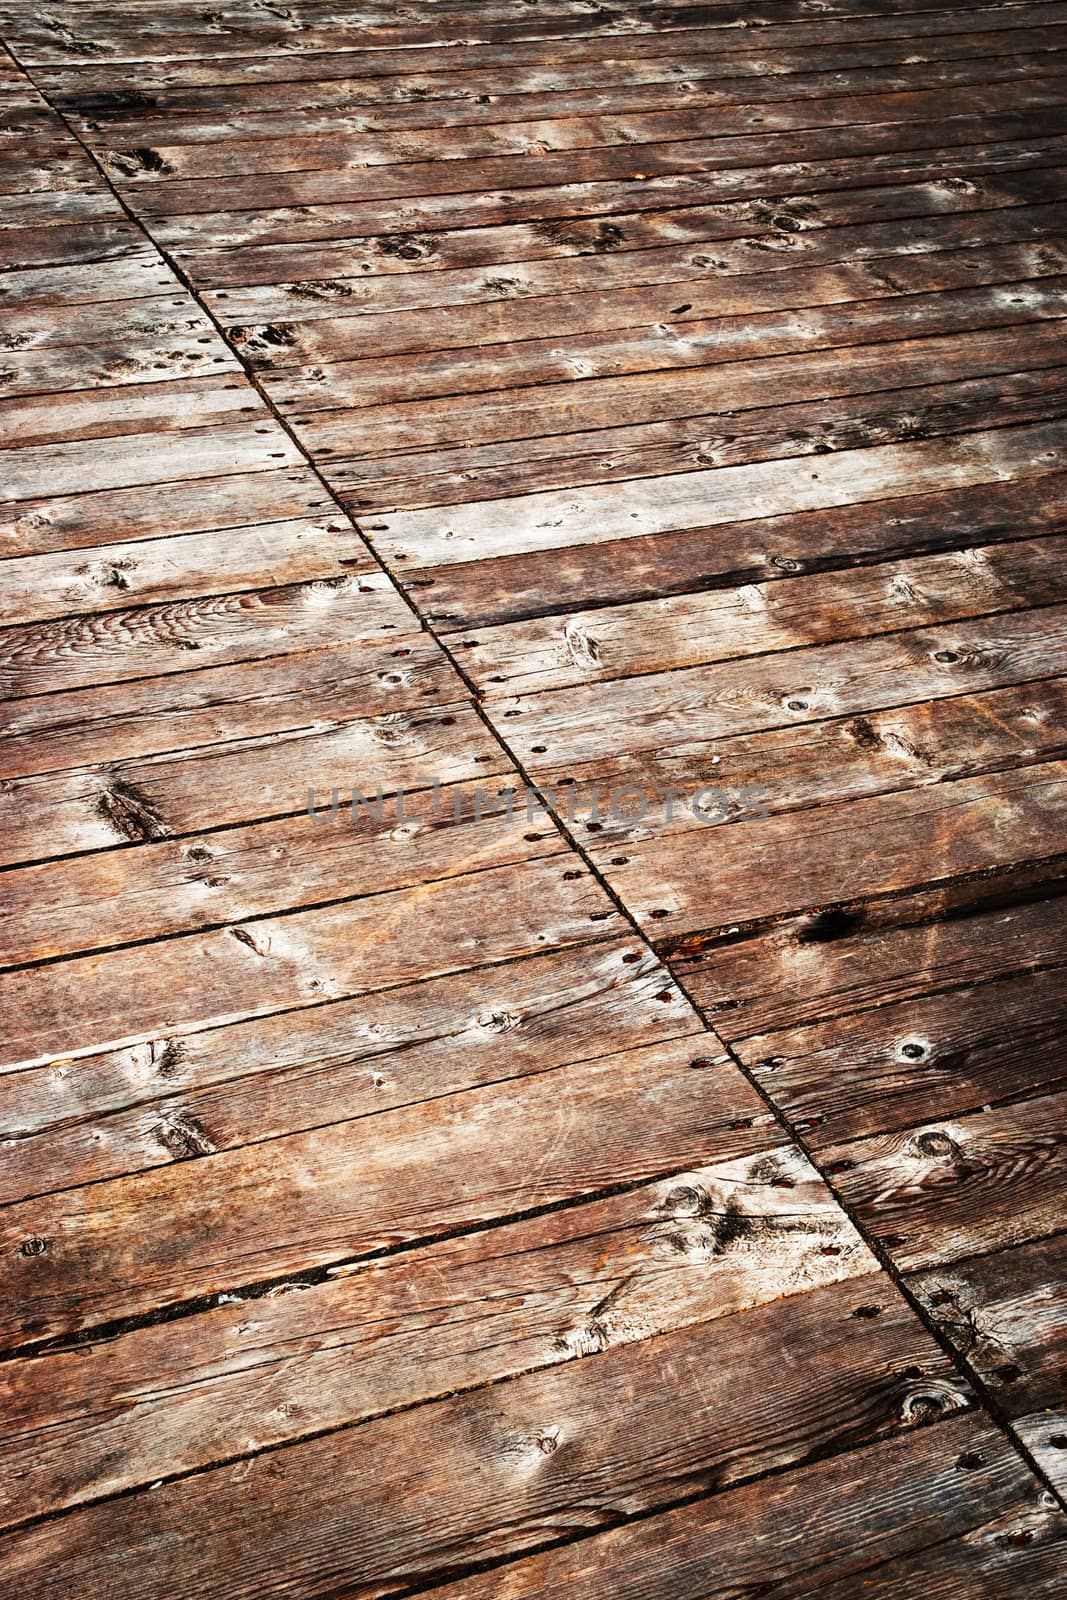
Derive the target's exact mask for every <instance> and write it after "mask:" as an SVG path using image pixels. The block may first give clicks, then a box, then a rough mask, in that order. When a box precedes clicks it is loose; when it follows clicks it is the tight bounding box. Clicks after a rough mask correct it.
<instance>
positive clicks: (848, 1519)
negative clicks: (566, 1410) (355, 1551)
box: [438, 1417, 1063, 1600]
mask: <svg viewBox="0 0 1067 1600" xmlns="http://www.w3.org/2000/svg"><path fill="white" fill-rule="evenodd" d="M1062 1561H1063V1519H1062V1515H1061V1513H1060V1512H1059V1510H1058V1508H1055V1507H1053V1506H1050V1505H1049V1503H1048V1497H1047V1495H1043V1494H1041V1492H1040V1491H1039V1489H1038V1488H1037V1485H1036V1484H1035V1483H1034V1480H1033V1479H1032V1478H1031V1477H1030V1476H1029V1474H1028V1473H1027V1471H1026V1469H1025V1467H1024V1466H1023V1464H1022V1463H1021V1461H1020V1460H1019V1458H1018V1457H1017V1456H1016V1454H1015V1452H1014V1451H1013V1450H1012V1449H1011V1446H1010V1445H1009V1444H1008V1443H1007V1442H1006V1440H1005V1439H1004V1438H1003V1436H1002V1435H1001V1433H1000V1432H999V1430H997V1429H996V1428H994V1427H993V1426H992V1425H990V1424H989V1423H987V1422H985V1421H984V1420H983V1421H981V1422H979V1421H977V1420H976V1419H975V1418H973V1417H953V1418H949V1419H947V1420H946V1421H944V1422H941V1423H938V1424H937V1426H936V1427H932V1428H921V1429H919V1430H918V1431H917V1432H914V1433H909V1434H905V1435H904V1436H903V1437H902V1438H895V1439H889V1440H886V1441H884V1442H882V1443H879V1444H874V1445H868V1446H864V1447H861V1448H859V1449H856V1450H850V1451H849V1452H848V1453H847V1454H845V1455H841V1456H833V1457H831V1458H830V1459H828V1460H824V1461H820V1462H818V1463H817V1464H814V1465H808V1466H803V1467H801V1468H799V1469H793V1470H790V1471H787V1472H784V1473H782V1474H777V1475H775V1476H774V1477H771V1478H766V1479H762V1480H760V1482H758V1483H753V1484H750V1485H747V1486H745V1487H741V1488H736V1489H731V1490H729V1491H728V1492H726V1493H725V1494H721V1495H716V1496H714V1497H711V1498H701V1499H698V1500H696V1501H695V1502H693V1503H692V1504H690V1505H687V1506H684V1507H680V1508H679V1509H677V1510H674V1511H666V1512H661V1513H660V1515H659V1516H657V1517H654V1518H651V1519H643V1520H640V1521H637V1522H634V1523H633V1524H631V1525H630V1526H629V1527H624V1528H618V1529H614V1530H612V1531H610V1532H606V1533H605V1532H601V1533H597V1534H595V1535H593V1536H592V1537H587V1538H585V1539H581V1540H579V1541H577V1542H575V1543H568V1544H563V1545H560V1546H559V1547H557V1548H556V1549H554V1550H549V1551H546V1552H545V1553H544V1554H542V1555H536V1556H528V1557H526V1558H525V1559H524V1560H521V1561H516V1562H514V1563H512V1564H510V1565H508V1566H505V1567H496V1568H494V1569H493V1570H492V1571H490V1572H486V1573H483V1574H481V1575H480V1576H475V1577H469V1578H463V1579H460V1580H459V1581H458V1582H456V1583H454V1584H446V1585H445V1586H444V1587H443V1588H441V1589H440V1590H439V1591H438V1593H439V1595H440V1600H534V1597H535V1596H536V1597H537V1600H563V1597H564V1596H567V1597H568V1600H600V1597H601V1596H603V1595H604V1594H605V1593H610V1594H611V1595H612V1597H613V1600H705V1597H706V1595H707V1594H708V1584H709V1582H713V1583H715V1584H717V1585H718V1586H719V1587H720V1588H722V1589H723V1590H724V1592H727V1593H729V1592H735V1593H739V1594H743V1593H746V1592H747V1593H752V1592H753V1591H755V1592H757V1593H758V1591H759V1589H760V1588H761V1587H762V1586H764V1585H768V1584H769V1585H772V1586H773V1590H772V1592H773V1593H774V1594H775V1595H776V1596H781V1597H782V1600H786V1597H793V1596H796V1597H798V1600H799V1597H800V1596H804V1597H807V1596H809V1595H811V1594H813V1593H816V1592H817V1593H819V1594H826V1595H831V1596H833V1597H834V1600H852V1597H854V1596H855V1595H856V1594H857V1593H862V1594H863V1595H864V1596H876V1597H884V1596H887V1595H890V1596H891V1595H900V1594H901V1593H907V1592H909V1588H912V1592H915V1593H924V1594H930V1593H936V1594H938V1595H939V1596H943V1597H944V1600H974V1597H975V1596H976V1595H979V1594H982V1595H989V1596H993V1595H996V1596H998V1597H1000V1596H1003V1597H1005V1600H1006V1597H1007V1596H1009V1595H1011V1594H1016V1593H1019V1592H1021V1591H1022V1590H1023V1589H1025V1591H1026V1592H1027V1593H1032V1594H1034V1595H1049V1596H1052V1595H1054V1594H1055V1593H1056V1588H1057V1584H1058V1582H1059V1571H1060V1567H1061V1564H1062Z"/></svg>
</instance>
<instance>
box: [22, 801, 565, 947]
mask: <svg viewBox="0 0 1067 1600" xmlns="http://www.w3.org/2000/svg"><path fill="white" fill-rule="evenodd" d="M501 787H502V786H501V784H500V782H499V781H497V782H496V783H493V784H490V785H489V787H488V789H487V788H484V787H482V786H481V785H474V784H460V785H456V786H455V787H453V788H452V789H451V790H450V791H449V792H448V793H446V794H445V795H443V796H438V795H435V794H434V793H433V791H432V790H420V791H419V792H418V793H416V794H412V795H406V796H405V797H404V800H403V802H402V803H398V802H397V800H395V799H394V800H391V801H390V802H388V803H386V801H385V800H384V799H382V800H376V799H375V798H374V796H373V795H368V796H367V804H366V805H361V806H360V808H359V810H358V812H357V814H356V815H355V816H349V815H343V814H341V812H340V807H338V814H337V815H336V817H334V816H333V814H332V813H331V811H330V809H329V808H328V807H329V802H328V801H327V809H326V810H324V811H323V812H321V813H319V814H318V815H315V816H309V815H307V814H306V813H305V814H304V815H303V816H299V817H291V818H286V819H280V820H278V821H274V822H265V823H258V822H257V823H249V824H246V825H245V826H243V827H238V828H221V829H215V830H213V831H212V832H211V833H209V834H204V835H192V836H189V835H186V836H185V837H184V838H183V839H182V840H181V841H180V842H179V841H177V840H172V839H159V840H157V841H155V842H148V843H144V844H142V845H140V846H139V848H138V849H136V850H118V851H104V852H100V853H93V854H91V855H87V856H83V857H80V858H76V859H74V860H70V859H62V860H59V861H53V862H48V863H46V864H44V865H41V866H36V867H24V868H22V869H18V870H15V871H13V872H10V873H8V874H6V875H5V878H4V890H5V903H6V909H5V911H4V914H3V917H2V918H0V966H4V967H6V966H16V965H18V966H21V965H24V964H28V963H30V962H35V961H42V960H52V959H54V958H55V957H56V956H69V955H75V954H84V953H85V952H87V951H90V950H94V949H101V948H110V947H113V946H118V945H126V944H134V943H143V942H147V941H149V940H152V939H158V938H161V937H164V936H166V935H169V934H174V933H189V932H191V931H192V930H193V929H196V928H210V927H222V926H225V925H227V924H232V923H237V922H240V921H242V920H243V919H246V918H250V917H260V916H264V915H267V914H269V913H271V912H275V911H280V910H291V909H294V908H296V907H300V906H312V905H316V904H321V903H323V902H326V901H330V900H334V899H336V898H337V896H338V889H339V886H340V890H341V892H342V893H343V894H344V895H345V896H346V897H348V896H350V895H370V894H381V893H383V892H385V891H387V890H394V889H401V888H410V889H414V888H417V887H418V886H419V885H424V884H428V883H431V882H437V881H439V880H440V879H443V878H454V877H458V876H461V875H463V874H464V873H468V872H480V871H483V870H484V869H486V868H488V867H499V866H504V865H507V864H509V863H511V862H521V861H525V860H532V859H534V858H535V857H538V856H543V855H544V854H545V849H546V844H545V841H544V839H543V838H542V835H541V833H540V832H539V831H538V830H537V829H536V828H531V824H530V822H529V820H528V818H527V814H526V806H525V805H524V804H523V803H521V802H520V804H519V806H518V807H516V806H515V805H514V803H513V796H512V795H511V794H510V792H509V793H508V794H505V795H501V794H500V792H499V791H500V789H501ZM505 787H506V786H505ZM296 798H298V797H297V796H296V795H294V799H296ZM322 798H323V797H322V796H321V795H320V796H319V799H320V800H321V799H322ZM42 833H43V835H44V836H45V840H46V839H47V828H46V827H45V828H43V829H42ZM85 905H91V906H93V907H94V908H95V913H96V915H95V917H94V921H93V924H92V926H87V925H86V924H84V923H83V922H82V921H81V920H80V918H79V917H78V915H77V913H78V908H79V907H81V906H85Z"/></svg>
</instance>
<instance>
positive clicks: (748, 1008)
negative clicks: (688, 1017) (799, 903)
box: [672, 857, 1067, 1048]
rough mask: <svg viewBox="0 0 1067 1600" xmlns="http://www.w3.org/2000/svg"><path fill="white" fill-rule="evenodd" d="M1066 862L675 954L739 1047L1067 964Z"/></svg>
mask: <svg viewBox="0 0 1067 1600" xmlns="http://www.w3.org/2000/svg"><path fill="white" fill-rule="evenodd" d="M1064 865H1065V864H1064V860H1063V858H1062V857H1061V858H1060V860H1059V861H1058V862H1056V863H1054V864H1053V865H1052V866H1051V867H1048V866H1044V865H1039V866H1037V867H1035V868H1033V869H1031V870H1030V871H1026V870H1022V871H1016V872H1015V873H1013V874H1012V875H1011V878H1010V879H1009V880H1008V881H1007V884H1005V882H1004V881H1003V880H1001V879H999V878H994V879H993V880H991V882H988V883H985V882H983V881H981V880H978V881H976V882H971V883H967V884H963V885H955V886H953V885H945V886H942V887H941V888H940V889H933V890H922V891H918V892H917V893H915V894H913V895H906V896H903V897H901V898H899V899H894V900H883V901H875V902H869V903H865V904H850V905H848V906H846V907H843V908H840V909H835V910H833V911H829V912H825V913H816V914H815V915H807V914H805V915H802V916H799V917H783V918H782V919H781V920H780V921H779V922H777V923H775V924H774V925H773V926H771V927H770V928H767V929H766V930H763V931H761V932H759V933H757V934H755V935H753V936H751V937H749V938H745V939H740V940H726V941H724V942H723V943H716V942H711V943H710V944H709V945H708V947H707V948H706V949H705V948H702V947H701V944H700V941H694V944H695V948H693V949H691V950H690V951H688V952H687V953H683V954H681V955H679V956H678V957H676V958H675V960H674V962H673V963H672V965H673V966H674V968H675V969H676V970H677V972H678V974H679V976H680V977H681V979H682V981H683V982H684V983H685V986H686V990H687V992H688V993H689V994H691V995H692V997H693V999H694V1000H695V1001H696V1003H697V1004H698V1005H699V1006H700V1007H701V1008H702V1009H703V1010H704V1012H705V1013H706V1014H707V1015H708V1016H710V1018H711V1020H712V1021H713V1023H714V1025H715V1026H716V1028H718V1030H719V1031H720V1033H721V1034H722V1035H723V1037H724V1038H727V1039H729V1040H730V1041H731V1042H732V1043H733V1044H734V1046H735V1048H741V1045H740V1044H739V1041H741V1040H744V1039H746V1038H748V1037H749V1036H750V1035H752V1034H754V1033H764V1032H769V1031H770V1030H772V1029H782V1028H795V1027H797V1026H800V1025H803V1024H805V1023H815V1022H818V1021H819V1020H820V1019H823V1018H827V1017H840V1016H843V1015H845V1014H846V1013H848V1012H852V1011H865V1010H866V1009H867V1008H868V1007H871V1006H876V1005H881V1004H885V1003H892V1002H895V1001H907V1000H911V999H914V998H921V997H922V996H924V995H926V994H928V993H930V991H931V989H941V988H945V989H948V988H951V987H952V986H953V985H956V984H959V985H967V984H973V983H984V982H987V981H988V980H990V979H992V978H997V977H1002V976H1005V975H1008V974H1011V973H1020V972H1030V971H1034V970H1036V969H1038V968H1040V967H1042V966H1046V965H1047V966H1056V965H1063V964H1064V963H1065V962H1067V918H1065V917H1064V914H1063V906H1062V904H1059V903H1058V902H1057V899H1056V898H1050V899H1047V900H1044V899H1041V898H1040V897H1041V896H1043V895H1049V896H1054V897H1055V896H1059V895H1060V894H1062V892H1063V887H1064V884H1063V872H1064Z"/></svg>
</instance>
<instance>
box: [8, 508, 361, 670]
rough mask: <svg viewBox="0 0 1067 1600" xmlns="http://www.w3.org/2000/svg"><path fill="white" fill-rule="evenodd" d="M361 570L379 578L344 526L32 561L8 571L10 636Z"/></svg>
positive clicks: (281, 526)
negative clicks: (31, 626)
mask: <svg viewBox="0 0 1067 1600" xmlns="http://www.w3.org/2000/svg"><path fill="white" fill-rule="evenodd" d="M361 568H362V569H364V570H366V571H368V572H369V571H373V570H374V568H373V563H372V561H371V558H370V556H369V555H368V553H367V549H366V546H365V545H364V544H363V542H362V540H361V539H360V538H359V536H358V534H357V533H356V532H355V530H354V529H353V528H352V527H351V526H350V525H348V524H347V522H346V521H344V520H343V519H340V520H337V521H333V520H332V519H331V520H327V521H320V522H304V521H287V522H268V523H260V524H259V525H258V526H255V525H254V526H252V527H248V528H242V529H240V530H237V529H233V528H228V529H227V530H226V531H225V533H224V534H223V535H221V536H220V535H219V534H216V533H208V534H203V533H191V534H176V535H175V536H174V537H173V538H169V539H168V538H163V539H150V540H147V541H144V542H141V541H137V540H130V541H128V542H127V543H124V544H110V545H109V544H100V545H96V546H94V547H92V548H90V549H83V550H80V551H78V552H76V553H75V554H74V555H73V557H72V555H71V554H70V553H69V552H67V551H60V552H57V553H54V554H48V555H38V556H25V557H23V558H22V559H21V560H18V559H14V560H10V561H8V562H6V563H5V565H4V569H3V577H4V593H3V595H2V597H0V626H3V627H10V626H11V625H13V624H16V623H28V622H38V623H39V622H42V621H44V620H45V619H47V618H49V617H70V616H76V615H80V614H84V613H91V614H92V616H93V617H94V619H95V618H98V617H101V616H103V615H104V614H105V613H106V612H109V611H119V610H128V609H129V608H131V607H132V606H137V605H166V604H167V603H168V602H174V601H182V602H186V601H189V600H192V599H195V598H197V597H199V596H202V595H203V596H206V595H224V594H234V593H237V592H238V591H240V590H246V591H248V590H256V589H262V588H263V587H264V586H265V582H266V583H269V584H270V585H271V586H272V587H274V586H277V587H278V588H284V587H287V586H289V585H292V584H301V583H312V582H315V581H321V582H325V581H329V580H337V579H345V578H348V579H352V578H354V577H355V576H356V574H358V573H359V571H360V569H361ZM356 587H357V589H358V583H357V585H356ZM383 609H384V608H383ZM98 625H99V624H98ZM0 652H2V646H0Z"/></svg>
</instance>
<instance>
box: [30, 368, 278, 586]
mask: <svg viewBox="0 0 1067 1600" xmlns="http://www.w3.org/2000/svg"><path fill="white" fill-rule="evenodd" d="M72 371H73V373H74V376H75V378H76V381H77V382H79V383H82V382H84V381H85V380H86V378H89V377H90V376H91V375H90V374H88V373H87V372H86V371H85V369H84V368H83V367H81V366H78V365H75V367H73V368H72ZM220 376H221V375H220V374H219V373H218V372H217V371H216V369H215V367H214V364H213V363H209V364H208V365H207V367H206V368H205V370H204V373H203V375H202V376H199V377H191V378H173V377H168V376H167V375H166V374H165V373H163V372H162V371H161V372H158V373H157V374H156V377H155V379H154V380H149V381H148V382H146V383H121V384H110V385H105V386H103V387H92V388H77V389H68V390H65V391H61V392H57V391H55V390H49V391H46V392H44V393H40V394H20V395H17V396H13V397H9V398H0V428H2V429H3V438H4V442H5V444H6V445H7V447H8V448H9V449H14V448H16V447H19V448H22V447H24V446H26V445H52V444H62V443H65V442H67V441H70V440H75V439H104V438H108V437H109V436H114V435H117V434H130V433H139V434H144V433H147V432H149V431H150V430H152V431H155V432H159V433H172V432H175V431H176V430H178V429H181V428H205V427H208V426H211V425H215V424H222V425H225V424H226V423H228V422H232V421H233V420H234V419H235V418H240V417H255V418H257V419H261V418H262V417H263V415H264V412H263V408H262V406H261V403H260V400H259V396H258V395H257V394H256V393H255V392H254V390H253V389H252V388H251V387H250V386H248V385H246V384H245V383H244V382H242V381H241V380H240V379H239V377H238V375H237V374H236V373H231V375H230V378H231V381H230V382H228V383H223V382H220V381H219V379H220ZM78 498H79V501H80V503H81V505H82V507H83V509H82V513H81V516H80V526H81V527H82V528H83V529H84V530H85V532H84V533H83V543H91V542H92V537H91V535H92V527H91V518H89V517H87V516H86V515H85V512H86V510H87V509H88V507H89V506H92V505H96V504H97V503H98V499H97V496H96V495H93V494H92V491H90V493H89V495H88V496H79V497H78ZM138 498H139V499H140V500H141V501H142V502H143V501H144V495H143V494H139V495H138ZM186 514H187V515H188V512H187V513H186ZM264 520H267V519H264ZM270 520H273V518H271V519H270ZM15 521H19V522H20V523H21V524H22V525H23V526H25V524H26V523H27V522H28V521H29V516H28V515H27V513H26V511H25V510H24V508H22V507H20V508H19V511H18V512H16V514H15V518H14V519H13V518H12V516H11V513H10V512H4V511H0V528H2V529H3V535H2V537H3V540H4V554H5V555H7V554H9V553H10V554H15V553H17V548H18V547H17V536H16V532H15V528H14V522H15ZM87 523H89V524H90V526H89V528H87V529H86V524H87ZM163 531H166V530H163ZM101 542H103V541H101Z"/></svg>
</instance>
